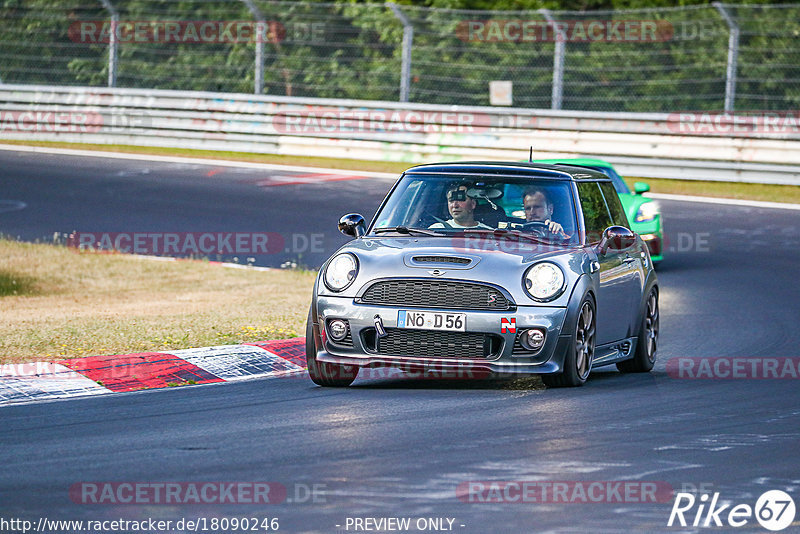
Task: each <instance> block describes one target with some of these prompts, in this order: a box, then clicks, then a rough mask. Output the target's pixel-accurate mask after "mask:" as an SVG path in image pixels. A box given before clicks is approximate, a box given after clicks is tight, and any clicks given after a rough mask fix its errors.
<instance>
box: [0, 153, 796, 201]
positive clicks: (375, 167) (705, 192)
mask: <svg viewBox="0 0 800 534" xmlns="http://www.w3.org/2000/svg"><path fill="white" fill-rule="evenodd" d="M0 143H2V144H17V145H27V146H43V147H53V148H71V149H78V150H100V151H106V152H123V153H130V154H155V155H161V156H184V157H191V158H199V159H226V160H232V161H249V162H256V163H273V164H280V165H299V166H304V167H322V168H328V169H344V170H353V171H372V172H389V173H397V174H398V175H399V174H400V173H401V172H403V171H404V170H406V169H407V168H408V167H410V166H411V165H412V164H411V163H407V162H402V161H365V160H358V159H339V158H321V157H313V156H282V155H277V154H253V153H242V152H222V151H213V150H192V149H183V148H160V147H140V146H130V145H98V144H94V145H92V144H80V143H58V142H47V141H42V142H33V141H5V140H2V141H0ZM626 182H628V185H630V186H631V189H633V183H634V182H647V183H648V184H650V189H651V191H652V192H653V193H668V194H673V195H689V196H704V197H719V198H737V199H747V200H763V201H768V202H788V203H792V204H798V203H800V186H795V185H768V184H743V183H732V182H712V181H699V180H668V179H662V178H626Z"/></svg>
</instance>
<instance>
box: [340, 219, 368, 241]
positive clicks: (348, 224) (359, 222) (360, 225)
mask: <svg viewBox="0 0 800 534" xmlns="http://www.w3.org/2000/svg"><path fill="white" fill-rule="evenodd" d="M339 231H340V232H342V233H343V234H344V235H349V236H351V237H355V238H358V237H361V236H362V235H364V234H366V233H367V223H366V222H365V221H364V217H362V216H361V215H360V214H358V213H348V214H347V215H344V216H343V217H342V218H341V219H339Z"/></svg>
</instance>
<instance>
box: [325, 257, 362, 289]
mask: <svg viewBox="0 0 800 534" xmlns="http://www.w3.org/2000/svg"><path fill="white" fill-rule="evenodd" d="M357 274H358V260H356V257H355V256H353V255H352V254H348V253H344V254H339V255H338V256H336V257H335V258H333V259H332V260H331V261H330V263H328V267H327V268H326V269H325V277H324V280H325V285H326V286H327V287H328V289H330V290H331V291H342V290H343V289H345V288H346V287H347V286H349V285H350V284H352V283H353V280H355V279H356V275H357Z"/></svg>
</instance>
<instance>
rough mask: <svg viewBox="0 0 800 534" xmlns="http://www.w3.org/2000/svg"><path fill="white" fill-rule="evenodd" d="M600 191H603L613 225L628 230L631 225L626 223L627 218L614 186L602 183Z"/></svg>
mask: <svg viewBox="0 0 800 534" xmlns="http://www.w3.org/2000/svg"><path fill="white" fill-rule="evenodd" d="M600 189H601V190H602V191H603V196H604V197H606V205H607V206H608V211H610V212H611V220H612V221H614V224H616V225H617V226H624V227H625V228H630V227H631V225H630V223H628V217H626V216H625V210H624V209H623V208H622V201H620V199H619V195H618V194H617V190H616V189H615V188H614V185H613V184H611V183H609V182H602V183H601V184H600Z"/></svg>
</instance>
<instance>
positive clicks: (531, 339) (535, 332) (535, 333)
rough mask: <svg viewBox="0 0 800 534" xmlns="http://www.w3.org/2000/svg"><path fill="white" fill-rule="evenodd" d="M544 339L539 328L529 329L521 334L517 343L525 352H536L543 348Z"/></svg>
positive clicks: (542, 331) (542, 332)
mask: <svg viewBox="0 0 800 534" xmlns="http://www.w3.org/2000/svg"><path fill="white" fill-rule="evenodd" d="M544 337H545V335H544V330H542V329H540V328H530V329H528V330H525V331H524V332H523V333H522V335H521V336H520V339H519V342H520V343H521V344H522V346H523V347H525V348H526V349H527V350H533V351H537V350H539V349H541V348H542V347H543V346H544Z"/></svg>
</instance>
